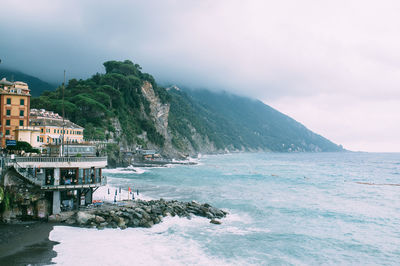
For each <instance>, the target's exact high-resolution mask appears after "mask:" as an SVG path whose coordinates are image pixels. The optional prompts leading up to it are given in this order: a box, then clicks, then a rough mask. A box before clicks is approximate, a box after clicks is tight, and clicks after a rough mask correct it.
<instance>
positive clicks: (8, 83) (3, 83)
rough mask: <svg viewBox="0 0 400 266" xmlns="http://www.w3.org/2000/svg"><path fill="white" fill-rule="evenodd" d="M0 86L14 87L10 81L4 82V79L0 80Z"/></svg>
mask: <svg viewBox="0 0 400 266" xmlns="http://www.w3.org/2000/svg"><path fill="white" fill-rule="evenodd" d="M0 85H6V86H12V85H14V83H12V82H11V81H8V80H6V78H2V79H1V80H0Z"/></svg>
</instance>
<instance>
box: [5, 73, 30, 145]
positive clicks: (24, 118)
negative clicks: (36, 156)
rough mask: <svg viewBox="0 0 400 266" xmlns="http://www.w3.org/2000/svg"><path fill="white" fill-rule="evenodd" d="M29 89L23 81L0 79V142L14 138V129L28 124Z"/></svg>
mask: <svg viewBox="0 0 400 266" xmlns="http://www.w3.org/2000/svg"><path fill="white" fill-rule="evenodd" d="M29 92H30V90H29V88H28V85H27V84H26V83H24V82H20V81H16V82H10V81H8V80H6V79H5V78H3V79H2V80H0V143H1V147H3V148H4V147H5V146H6V140H16V132H15V130H16V129H17V128H18V127H27V126H29V110H30V97H31V95H30V93H29Z"/></svg>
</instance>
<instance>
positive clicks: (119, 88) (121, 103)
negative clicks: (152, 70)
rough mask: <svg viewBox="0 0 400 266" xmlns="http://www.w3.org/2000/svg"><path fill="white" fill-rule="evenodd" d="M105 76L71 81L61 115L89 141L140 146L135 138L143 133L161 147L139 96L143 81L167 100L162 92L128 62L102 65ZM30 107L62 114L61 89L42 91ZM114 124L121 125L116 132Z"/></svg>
mask: <svg viewBox="0 0 400 266" xmlns="http://www.w3.org/2000/svg"><path fill="white" fill-rule="evenodd" d="M104 67H105V69H106V73H105V74H99V73H97V74H95V75H93V76H92V77H91V78H89V79H86V80H76V79H71V80H69V82H68V85H67V86H66V87H65V90H64V99H65V100H64V106H65V116H66V117H67V118H69V119H70V120H71V121H73V122H75V123H77V124H79V125H82V126H83V127H85V131H84V137H85V138H86V139H91V140H108V139H110V138H114V139H115V140H116V141H118V142H119V141H121V138H123V139H125V140H126V141H127V143H140V144H144V143H143V140H142V139H139V138H138V135H140V134H142V133H143V132H146V133H147V138H148V140H149V141H150V142H152V143H154V144H156V145H159V146H162V145H163V143H164V137H163V136H162V135H161V134H159V133H158V132H157V130H156V129H155V127H154V123H152V121H151V119H149V114H150V109H149V103H148V101H147V100H146V98H145V97H144V96H143V95H142V91H141V86H142V85H143V82H146V81H147V82H150V83H151V84H152V86H153V89H154V91H155V92H156V94H157V95H158V97H159V98H160V100H161V101H164V102H167V101H168V100H169V96H168V93H167V92H166V91H165V89H163V88H160V87H158V85H157V84H156V82H155V81H154V78H153V77H152V76H151V75H149V74H147V73H143V72H141V67H140V66H139V65H138V64H134V63H132V62H131V61H129V60H126V61H123V62H117V61H108V62H105V63H104ZM31 107H32V108H39V109H40V108H44V109H49V110H54V111H55V112H57V113H59V114H62V87H58V88H57V89H56V90H55V91H45V92H44V93H43V94H42V95H41V96H40V97H38V98H32V101H31ZM115 121H118V122H119V124H120V125H121V128H122V132H120V133H121V134H114V133H116V128H115ZM115 136H116V137H115Z"/></svg>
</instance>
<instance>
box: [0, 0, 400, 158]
mask: <svg viewBox="0 0 400 266" xmlns="http://www.w3.org/2000/svg"><path fill="white" fill-rule="evenodd" d="M1 9H2V14H1V16H0V36H1V38H0V59H1V60H2V63H1V65H0V66H2V67H9V68H14V69H18V70H20V71H22V72H25V73H27V74H31V75H34V76H37V77H40V78H42V79H43V80H46V81H50V82H55V83H57V82H61V80H62V78H63V70H64V69H65V70H66V71H67V79H68V78H87V77H89V76H91V75H92V74H94V73H96V72H104V69H103V67H102V63H103V62H105V61H107V60H125V59H129V60H132V61H133V62H135V63H138V64H140V65H141V66H142V67H143V70H144V71H145V72H148V73H150V74H152V75H153V76H154V77H155V78H156V80H157V81H158V83H161V84H177V85H178V86H182V87H190V88H193V89H196V88H206V89H210V90H225V91H229V92H232V93H236V94H239V95H244V96H249V97H252V98H257V99H259V100H261V101H263V102H264V103H266V104H268V105H270V106H272V107H274V108H276V109H278V110H279V111H281V112H283V113H285V114H287V115H289V116H291V117H292V118H294V119H296V120H297V121H299V122H301V123H302V124H304V125H305V126H306V127H308V128H309V129H311V130H313V131H314V132H316V133H318V134H321V135H323V136H324V137H326V138H328V139H330V140H332V141H333V142H335V143H337V144H341V145H343V146H344V147H345V148H346V149H349V150H353V151H370V152H400V138H399V136H400V115H399V114H400V49H399V47H400V34H399V29H400V16H399V15H398V14H400V1H386V0H381V1H369V0H345V1H343V0H334V1H330V0H326V1H318V0H302V1H296V0H281V1H268V0H260V1H257V0H247V1H239V0H211V1H208V0H204V1H201V0H193V1H191V0H159V1H155V0H146V1H123V0H113V1H103V0H97V1H86V0H79V1H78V0H69V1H62V0H59V1H54V0H36V1H30V0H2V1H1Z"/></svg>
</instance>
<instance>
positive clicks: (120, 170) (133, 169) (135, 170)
mask: <svg viewBox="0 0 400 266" xmlns="http://www.w3.org/2000/svg"><path fill="white" fill-rule="evenodd" d="M145 172H147V170H146V169H143V168H140V167H133V166H131V165H130V166H128V167H126V168H122V167H119V168H114V169H104V170H103V173H105V174H126V173H129V174H138V175H140V174H143V173H145Z"/></svg>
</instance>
